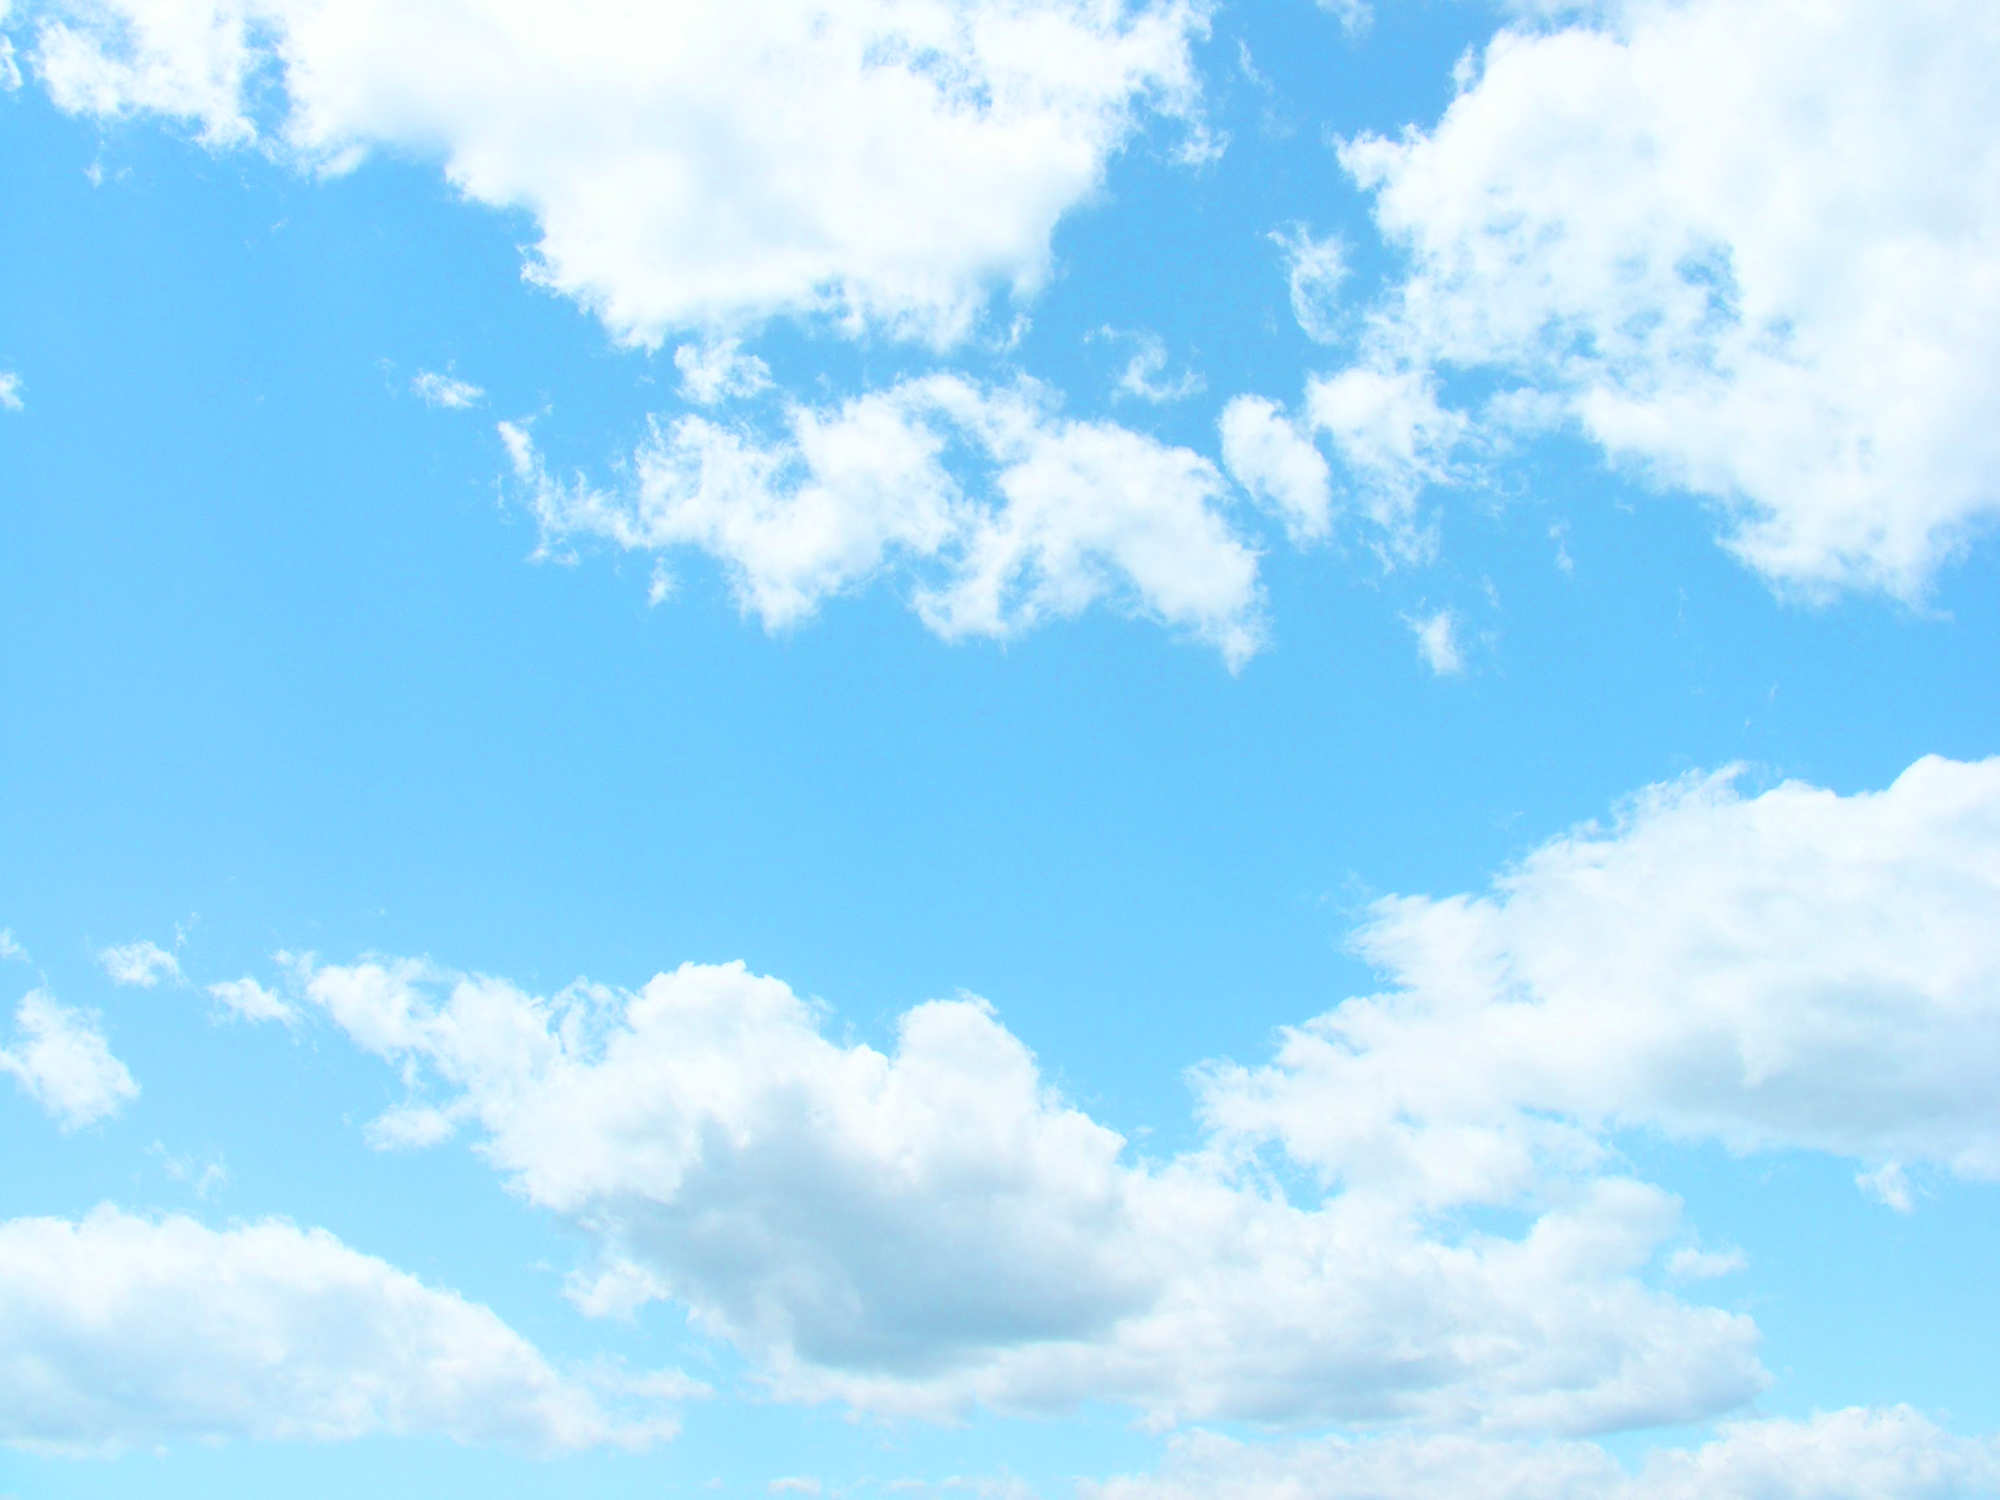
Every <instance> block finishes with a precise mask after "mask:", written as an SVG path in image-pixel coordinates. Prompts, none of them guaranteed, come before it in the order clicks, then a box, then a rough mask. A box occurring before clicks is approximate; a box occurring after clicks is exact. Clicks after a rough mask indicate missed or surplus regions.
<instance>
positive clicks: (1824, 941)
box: [1202, 758, 2000, 1202]
mask: <svg viewBox="0 0 2000 1500" xmlns="http://www.w3.org/2000/svg"><path fill="white" fill-rule="evenodd" d="M1735 780H1736V777H1735V775H1734V774H1733V773H1725V774H1723V775H1719V776H1710V777H1698V778H1693V779H1690V780H1686V781H1681V782H1676V783H1672V784H1669V785H1665V786H1660V787H1655V788H1653V789H1652V790H1651V791H1649V792H1647V793H1645V794H1643V795H1642V796H1641V797H1639V798H1638V799H1637V800H1636V801H1635V802H1634V803H1633V804H1632V805H1631V806H1630V807H1629V808H1628V809H1627V810H1626V811H1625V813H1624V815H1623V816H1622V817H1621V818H1620V819H1619V821H1618V822H1617V823H1616V824H1615V825H1614V826H1612V827H1611V828H1609V829H1603V828H1596V827H1586V828H1583V829H1579V830H1577V831H1575V832H1572V833H1570V834H1568V835H1565V836H1564V837H1561V838H1558V839H1555V840H1553V841H1552V842H1550V843H1548V844H1546V845H1544V846H1543V847H1541V848H1540V849H1538V850H1536V851H1535V852H1534V853H1533V854H1531V855H1529V856H1528V858H1526V859H1525V860H1523V861H1522V862H1521V864H1520V865H1519V866H1517V867H1516V868H1514V869H1513V870H1511V871H1509V872H1508V873H1506V874H1505V875H1503V876H1502V877H1501V878H1500V879H1499V880H1497V881H1496V882H1495V884H1494V887H1493V889H1492V890H1491V891H1490V892H1489V893H1487V894H1485V895H1478V896H1454V897H1450V898H1446V899H1433V898H1428V897H1393V898H1390V899H1387V900H1384V901H1381V902H1379V903H1378V904H1377V905H1376V906H1375V908H1374V910H1373V912H1372V914H1371V916H1370V918H1369V920H1368V921H1367V923H1366V924H1365V925H1364V926H1363V928H1362V929H1361V931H1360V933H1359V935H1358V939H1357V948H1358V950H1359V951H1360V952H1361V953H1362V954H1363V955H1365V956H1366V957H1367V958H1368V959H1370V960H1371V961H1372V962H1374V963H1375V964H1376V965H1377V966H1378V967H1379V968H1380V969H1382V970H1383V971H1384V972H1385V973H1386V974H1387V976H1388V977H1389V978H1390V980H1391V981H1392V984H1393V987H1392V988H1391V989H1389V990H1388V991H1386V992H1385V993H1382V994H1379V995H1374V996H1371V997H1367V998H1361V999H1354V1000H1349V1001H1348V1002H1346V1003H1345V1004H1343V1005H1341V1006H1340V1007H1338V1008H1337V1009H1335V1010H1332V1011H1330V1012H1328V1013H1327V1014H1325V1015H1323V1016H1321V1017H1319V1018H1318V1019H1317V1020H1314V1021H1312V1022H1309V1023H1307V1024H1306V1025H1304V1026H1301V1027H1298V1028H1295V1029H1292V1030H1290V1031H1288V1032H1287V1033H1286V1034H1285V1035H1284V1038H1283V1042H1282V1045H1281V1047H1280V1049H1279V1053H1278V1057H1277V1060H1276V1061H1275V1062H1274V1063H1273V1064H1272V1065H1270V1066H1268V1067H1263V1068H1257V1069H1244V1068H1237V1067H1217V1068H1214V1069H1211V1070H1209V1071H1208V1072H1207V1073H1206V1074H1205V1075H1204V1081H1203V1085H1202V1087H1203V1109H1204V1114H1205V1116H1206V1118H1207V1119H1208V1121H1209V1123H1210V1124H1211V1125H1213V1126H1214V1127H1215V1128H1217V1129H1218V1130H1220V1131H1222V1132H1223V1133H1224V1135H1225V1136H1237V1137H1240V1138H1242V1139H1245V1140H1253V1141H1254V1140H1261V1139H1273V1138H1274V1139H1277V1140H1280V1141H1282V1142H1283V1144H1284V1147H1285V1149H1286V1150H1287V1151H1288V1152H1289V1153H1290V1154H1291V1155H1292V1156H1293V1157H1295V1158H1297V1159H1299V1160H1302V1161H1306V1162H1311V1163H1314V1164H1316V1165H1317V1166H1319V1167H1320V1168H1321V1169H1323V1170H1324V1171H1325V1172H1327V1173H1328V1174H1330V1175H1331V1176H1333V1177H1336V1178H1338V1179H1340V1180H1342V1181H1344V1182H1348V1183H1350V1184H1355V1185H1359V1184H1374V1185H1377V1186H1380V1187H1384V1188H1387V1189H1393V1190H1394V1191H1397V1192H1400V1193H1412V1192H1414V1193H1418V1194H1424V1195H1432V1196H1435V1197H1436V1198H1437V1199H1438V1200H1440V1201H1453V1202H1462V1201H1467V1200H1469V1199H1476V1198H1478V1197H1480V1196H1482V1195H1488V1196H1491V1197H1493V1198H1495V1199H1496V1200H1499V1201H1504V1200H1506V1199H1507V1198H1509V1197H1510V1196H1511V1195H1512V1194H1514V1193H1516V1192H1518V1191H1520V1190H1521V1188H1522V1187H1523V1185H1524V1184H1526V1183H1528V1182H1530V1181H1532V1180H1533V1178H1534V1175H1535V1173H1536V1171H1537V1170H1538V1167H1537V1163H1538V1162H1540V1161H1543V1160H1546V1159H1548V1158H1550V1157H1556V1158H1562V1159H1574V1158H1575V1157H1577V1156H1578V1155H1579V1154H1584V1155H1587V1154H1588V1153H1589V1151H1590V1150H1591V1149H1592V1147H1591V1142H1592V1141H1593V1140H1594V1139H1595V1135H1596V1133H1597V1132H1598V1131H1600V1130H1602V1129H1607V1128H1614V1127H1627V1128H1639V1129H1650V1130H1657V1131H1660V1132H1664V1133H1665V1134H1666V1135H1668V1136H1670V1137H1672V1138H1676V1139H1685V1140H1713V1141H1719V1142H1721V1143H1723V1144H1724V1145H1726V1146H1727V1147H1729V1148H1731V1149H1732V1150H1737V1151H1754V1150H1760V1149H1781V1148H1803V1149H1808V1150H1814V1151H1822V1152H1829V1153H1833V1154H1836V1155H1839V1156H1844V1157H1849V1158H1853V1159H1856V1160H1858V1161H1861V1162H1863V1163H1865V1164H1868V1165H1870V1166H1873V1167H1880V1166H1882V1165H1884V1164H1888V1163H1909V1164H1916V1163H1926V1164H1932V1165H1934V1166H1938V1167H1942V1168H1944V1169H1947V1170H1950V1171H1953V1172H1956V1173H1960V1174H1963V1175H1965V1176H1967V1177H1972V1178H1980V1179H1988V1180H1991V1179H1995V1178H2000V1116H1996V1114H1995V1112H1994V1110H1993V1091H1992V1080H1993V1079H1994V1077H1995V1076H2000V924H1996V923H1995V922H1994V919H1993V916H1994V913H1995V912H1996V911H2000V760H1989V761H1982V762H1977V763H1972V764H1963V763H1958V762H1954V761H1948V760H1940V759H1936V758H1928V759H1925V760H1921V761H1919V762H1917V763H1916V764H1915V765H1913V766H1911V767H1910V768H1909V770H1907V771H1906V772H1904V773H1903V775H1902V776H1900V777H1898V778H1897V780H1896V781H1895V782H1894V784H1892V785H1891V786H1890V787H1888V788H1887V789H1886V790H1884V791H1880V792H1873V793H1862V794H1857V795H1854V796H1848V797H1843V796H1838V795H1836V794H1834V793H1833V792H1830V791H1825V790H1822V789H1819V788H1817V787H1812V786H1807V785H1803V784H1800V783H1797V782H1787V783H1785V784H1783V785H1781V786H1778V787H1775V788H1773V789H1772V790H1770V791H1767V792H1764V793H1763V794H1762V795H1759V796H1754V797H1745V796H1742V795H1740V794H1739V793H1738V792H1737V791H1736V789H1735V785H1734V783H1735ZM1877 1180H1878V1182H1887V1183H1888V1184H1889V1185H1890V1186H1894V1185H1895V1184H1897V1183H1900V1182H1901V1181H1902V1179H1901V1175H1900V1173H1894V1174H1891V1175H1890V1176H1889V1177H1888V1178H1886V1179H1880V1178H1878V1179H1877ZM1884 1196H1888V1194H1886V1193H1885V1194H1884ZM1891 1201H1894V1200H1893V1198H1891Z"/></svg>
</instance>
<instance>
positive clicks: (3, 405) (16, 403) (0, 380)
mask: <svg viewBox="0 0 2000 1500" xmlns="http://www.w3.org/2000/svg"><path fill="white" fill-rule="evenodd" d="M7 60H8V59H7V58H6V56H5V54H0V63H4V62H6V61H7ZM25 404H26V403H24V402H23V401H22V400H21V377H20V376H18V375H16V374H15V373H14V372H13V371H12V370H0V411H19V410H21V408H22V407H23V406H24V405H25Z"/></svg>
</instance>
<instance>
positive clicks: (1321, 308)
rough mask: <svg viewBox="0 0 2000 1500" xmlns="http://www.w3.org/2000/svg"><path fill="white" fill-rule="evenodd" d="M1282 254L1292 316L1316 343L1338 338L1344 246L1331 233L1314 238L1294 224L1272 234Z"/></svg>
mask: <svg viewBox="0 0 2000 1500" xmlns="http://www.w3.org/2000/svg"><path fill="white" fill-rule="evenodd" d="M1271 242H1272V243H1273V244H1275V245H1276V246H1277V247H1278V248H1279V249H1280V250H1282V251H1284V253H1285V280H1286V283H1287V285H1289V286H1290V288H1291V293H1292V316H1293V317H1294V318H1296V319H1298V324H1299V327H1300V329H1301V330H1302V331H1303V332H1304V333H1305V336H1306V337H1307V338H1309V339H1311V340H1313V342H1315V343H1319V344H1331V343H1333V342H1335V341H1336V340H1338V339H1339V337H1340V288H1341V285H1342V283H1344V282H1345V281H1346V280H1347V248H1346V246H1344V245H1342V244H1341V242H1340V240H1339V239H1338V238H1336V237H1334V236H1332V235H1329V236H1328V237H1327V238H1325V239H1318V240H1316V239H1314V238H1313V237H1312V235H1311V234H1309V233H1308V232H1307V231H1306V228H1305V226H1304V225H1300V224H1295V225H1293V226H1292V227H1291V228H1289V229H1282V230H1279V231H1277V232H1276V233H1274V234H1273V235H1272V236H1271Z"/></svg>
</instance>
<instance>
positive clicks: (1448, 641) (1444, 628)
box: [1404, 609, 1465, 677]
mask: <svg viewBox="0 0 2000 1500" xmlns="http://www.w3.org/2000/svg"><path fill="white" fill-rule="evenodd" d="M1404 623H1406V624H1407V625H1408V626H1409V627H1410V633H1411V634H1412V635H1414V636H1415V637H1416V638H1417V654H1418V655H1420V656H1422V657H1423V659H1424V665H1425V666H1427V667H1429V668H1430V669H1431V671H1432V672H1434V673H1435V674H1437V675H1438V676H1439V677H1455V676H1457V675H1458V674H1459V673H1460V672H1463V671H1464V670H1465V657H1464V655H1463V654H1462V653H1461V652H1460V651H1459V649H1458V616H1457V615H1455V614H1453V613H1452V612H1451V611H1450V610H1448V609H1440V610H1435V611H1433V612H1432V613H1430V614H1427V615H1414V616H1407V617H1405V621H1404Z"/></svg>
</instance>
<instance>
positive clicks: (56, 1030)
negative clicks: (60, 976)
mask: <svg viewBox="0 0 2000 1500" xmlns="http://www.w3.org/2000/svg"><path fill="white" fill-rule="evenodd" d="M14 1026H15V1031H16V1037H15V1041H14V1045H13V1046H12V1047H10V1048H5V1049H0V1073H11V1074H12V1075H13V1077H14V1081H15V1082H17V1083H18V1084H20V1085H21V1087H22V1088H24V1089H26V1090H27V1091H28V1094H29V1096H30V1097H32V1098H33V1099H34V1101H35V1102H36V1103H37V1104H39V1105H41V1106H42V1108H43V1109H45V1110H47V1111H48V1113H49V1116H50V1117H51V1118H52V1119H54V1120H55V1122H56V1123H57V1124H58V1125H60V1126H61V1127H62V1128H63V1129H64V1130H78V1129H81V1128H82V1127H83V1126H85V1125H91V1124H95V1123H96V1122H97V1121H99V1120H102V1119H107V1118H109V1117H110V1116H112V1115H115V1114H117V1113H118V1111H119V1110H121V1109H123V1108H124V1107H125V1105H126V1104H127V1103H129V1102H130V1101H131V1100H133V1099H136V1098H138V1097H139V1085H138V1084H136V1083H134V1082H133V1081H132V1075H131V1073H130V1072H129V1071H127V1069H126V1067H125V1064H123V1063H122V1062H120V1061H119V1060H118V1059H117V1058H116V1057H114V1056H112V1053H111V1045H110V1043H109V1042H107V1041H106V1040H105V1039H104V1033H103V1032H102V1031H100V1030H99V1029H98V1026H97V1022H96V1021H95V1020H94V1019H93V1018H92V1017H91V1016H89V1015H88V1014H86V1013H85V1012H83V1011H80V1010H76V1009H73V1008H72V1007H70V1006H67V1005H63V1004H61V1003H60V1002H59V1001H57V1000H56V999H55V997H53V996H52V995H50V994H48V993H47V992H46V991H43V990H31V991H29V993H28V994H27V995H26V996H25V997H24V998H23V999H22V1001H21V1004H20V1007H19V1008H18V1009H17V1010H16V1011H15V1012H14Z"/></svg>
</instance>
